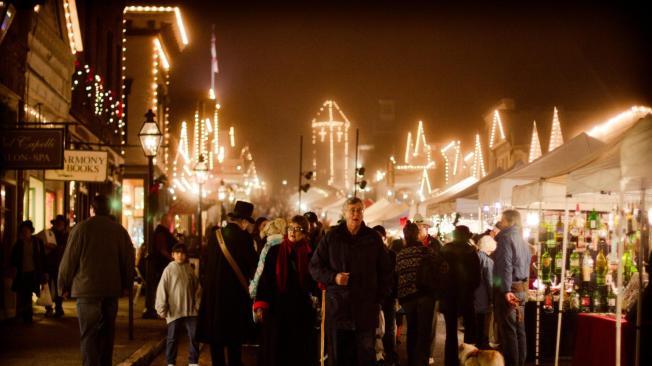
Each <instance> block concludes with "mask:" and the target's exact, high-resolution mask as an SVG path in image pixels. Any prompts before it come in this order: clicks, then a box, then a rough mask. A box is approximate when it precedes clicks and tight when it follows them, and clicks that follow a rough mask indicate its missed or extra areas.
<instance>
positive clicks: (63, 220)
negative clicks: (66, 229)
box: [50, 215, 68, 225]
mask: <svg viewBox="0 0 652 366" xmlns="http://www.w3.org/2000/svg"><path fill="white" fill-rule="evenodd" d="M58 221H61V222H63V223H64V224H68V220H66V217H65V216H63V215H57V216H56V217H55V218H54V219H52V220H50V224H52V225H56V224H57V222H58Z"/></svg>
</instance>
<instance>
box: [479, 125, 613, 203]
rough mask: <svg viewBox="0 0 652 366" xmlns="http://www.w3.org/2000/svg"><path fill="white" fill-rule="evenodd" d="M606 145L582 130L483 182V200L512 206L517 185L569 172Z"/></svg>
mask: <svg viewBox="0 0 652 366" xmlns="http://www.w3.org/2000/svg"><path fill="white" fill-rule="evenodd" d="M603 148H604V143H603V142H601V141H599V140H597V139H594V138H592V137H590V136H588V135H587V134H585V133H581V134H579V135H577V136H575V137H573V138H572V139H571V140H569V141H568V142H566V143H565V144H563V145H561V146H560V147H559V148H557V149H555V150H553V151H551V152H549V153H547V154H545V155H543V156H542V157H540V158H539V159H537V160H535V161H533V162H531V163H530V164H527V165H524V166H522V167H521V168H517V169H514V170H511V171H509V172H507V173H505V174H503V175H501V176H499V177H497V178H495V179H492V180H490V181H488V182H486V183H483V184H480V185H479V187H478V190H479V201H480V204H494V203H500V204H502V205H503V206H511V205H512V189H513V188H514V186H516V185H522V184H526V183H529V182H531V181H533V180H539V179H548V178H554V177H558V176H563V175H565V174H568V173H570V172H572V171H574V170H575V169H577V168H578V167H581V166H583V165H585V164H586V163H587V162H588V161H590V160H591V159H592V158H594V156H595V154H596V153H598V152H599V151H600V150H601V149H603Z"/></svg>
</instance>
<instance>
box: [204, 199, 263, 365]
mask: <svg viewBox="0 0 652 366" xmlns="http://www.w3.org/2000/svg"><path fill="white" fill-rule="evenodd" d="M253 211H254V205H252V204H251V203H249V202H244V201H237V202H236V203H235V207H234V209H233V212H231V213H229V214H228V223H227V225H226V226H224V227H223V228H221V229H217V230H214V231H213V232H211V234H210V235H209V237H208V245H207V248H206V255H205V257H204V258H203V261H204V263H203V265H202V267H203V268H204V273H203V274H204V275H203V283H202V284H201V285H202V289H203V293H202V299H201V303H200V306H199V319H198V327H197V340H198V341H199V342H202V343H207V344H210V347H211V359H212V362H213V365H217V366H221V365H226V364H227V363H226V362H225V359H224V356H225V352H224V351H225V349H226V350H227V352H228V353H227V354H228V358H229V360H228V365H230V366H240V365H242V352H241V348H242V344H243V343H244V342H245V341H246V340H247V337H248V336H249V335H250V334H251V333H252V329H253V319H252V316H251V306H252V303H251V298H250V297H249V291H248V288H245V286H244V284H242V283H241V281H240V280H239V279H238V276H237V274H236V270H235V269H234V268H233V267H232V266H231V264H230V263H229V261H228V260H227V255H228V254H230V256H231V257H232V258H233V260H234V261H235V263H236V264H237V267H238V270H239V271H240V272H241V273H242V275H243V276H244V277H245V278H246V279H247V281H249V280H250V279H251V278H252V277H253V274H254V271H255V270H256V264H257V257H256V251H255V250H254V242H253V238H252V236H251V235H250V234H249V232H248V231H247V227H248V226H249V225H250V224H253V223H255V221H254V219H253V218H252V214H253ZM218 230H219V233H221V234H222V237H223V238H224V243H225V246H226V248H227V250H228V254H225V253H224V252H223V251H222V249H221V248H220V244H219V241H218V238H217V233H218Z"/></svg>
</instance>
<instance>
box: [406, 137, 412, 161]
mask: <svg viewBox="0 0 652 366" xmlns="http://www.w3.org/2000/svg"><path fill="white" fill-rule="evenodd" d="M410 150H412V132H408V135H407V142H406V143H405V164H409V163H410V155H412V154H410Z"/></svg>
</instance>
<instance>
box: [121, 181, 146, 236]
mask: <svg viewBox="0 0 652 366" xmlns="http://www.w3.org/2000/svg"><path fill="white" fill-rule="evenodd" d="M144 213H145V187H144V182H143V180H142V179H124V180H123V181H122V226H124V227H125V228H126V229H127V232H128V233H129V236H131V241H132V242H133V244H134V246H136V247H137V248H138V247H140V246H141V245H143V243H144V241H145V231H144V228H145V217H144Z"/></svg>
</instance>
